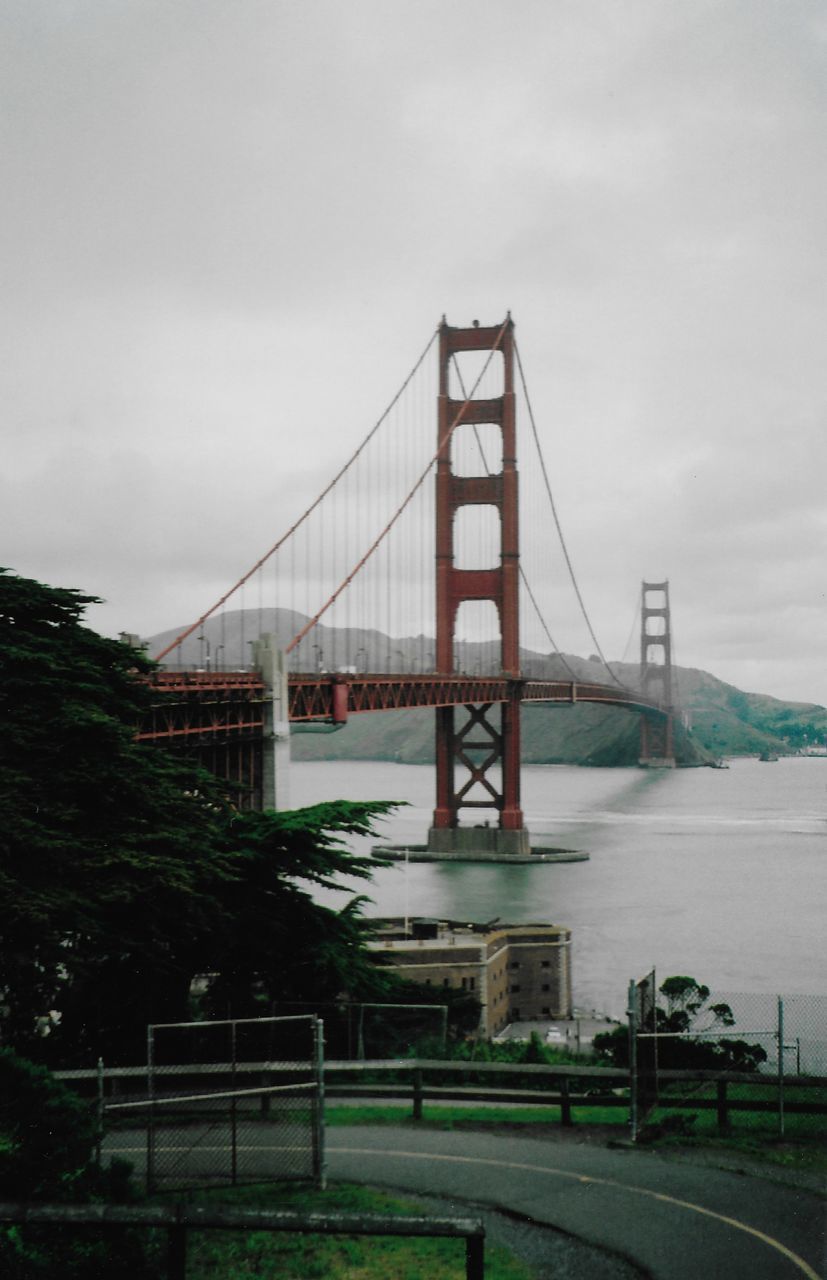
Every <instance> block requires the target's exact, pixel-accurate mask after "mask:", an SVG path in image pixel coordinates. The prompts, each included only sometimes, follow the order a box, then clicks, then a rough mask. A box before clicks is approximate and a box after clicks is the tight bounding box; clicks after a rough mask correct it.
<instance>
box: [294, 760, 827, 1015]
mask: <svg viewBox="0 0 827 1280" xmlns="http://www.w3.org/2000/svg"><path fill="white" fill-rule="evenodd" d="M290 788H291V805H293V806H294V807H296V808H299V807H302V806H304V805H309V804H314V803H317V802H319V801H322V800H333V799H348V800H398V801H404V802H405V806H404V807H401V808H400V809H398V810H396V811H395V813H394V814H393V815H392V816H391V817H389V818H388V819H386V820H384V821H383V822H381V823H380V824H379V828H378V830H379V835H380V839H381V840H382V841H384V842H388V843H394V844H420V845H421V844H424V843H425V840H426V838H427V831H428V827H429V825H430V822H431V814H432V810H433V804H434V770H433V767H432V766H426V765H421V766H417V765H397V764H392V763H385V762H378V761H376V762H374V761H368V762H365V761H358V762H350V761H347V762H342V761H331V762H323V763H304V762H302V763H294V764H293V766H292V773H291V778H290ZM522 798H523V809H524V813H525V819H526V824H527V826H528V827H529V830H530V832H531V836H532V843H534V844H537V845H554V846H562V847H565V848H569V849H576V850H581V851H584V852H587V853H588V854H589V855H590V858H589V861H588V862H572V863H551V864H548V863H546V864H538V865H536V866H531V865H518V866H504V865H502V864H480V863H416V862H409V863H407V864H406V863H404V862H403V863H400V864H397V865H394V866H393V867H387V868H379V869H378V870H377V871H376V873H375V874H374V877H373V880H372V882H370V883H369V884H368V885H365V884H364V882H362V881H358V880H357V881H351V882H349V883H348V884H347V885H346V896H350V894H352V893H355V892H360V893H364V892H366V893H367V894H368V895H369V896H370V898H371V899H372V900H373V902H372V905H371V906H370V907H369V909H368V911H367V914H369V915H392V916H403V915H412V916H414V915H416V916H432V917H433V916H435V917H439V918H443V919H445V918H447V919H452V920H477V921H485V920H492V919H494V918H495V917H499V918H500V920H502V921H504V922H508V923H521V922H524V921H543V922H551V923H554V924H562V925H566V926H568V927H569V928H571V930H572V934H573V944H572V945H573V975H574V976H573V983H574V1000H575V1004H576V1005H578V1006H579V1007H581V1008H583V1009H596V1010H598V1011H600V1012H602V1013H608V1014H612V1015H614V1016H620V1015H621V1014H622V1012H623V1009H624V1008H625V1000H626V989H627V985H628V982H629V980H630V979H631V978H637V977H640V976H642V975H643V974H644V973H645V972H648V971H649V970H650V969H651V968H652V967H653V966H654V967H656V969H657V974H658V981H661V980H662V979H663V978H665V977H667V976H668V975H671V974H689V975H691V976H692V977H694V978H697V980H698V981H699V982H704V983H706V985H707V986H709V987H710V988H712V990H713V992H763V993H777V994H783V995H786V994H789V993H803V994H813V995H815V994H823V993H825V992H827V947H825V919H827V758H817V757H795V758H786V759H785V758H782V759H780V760H778V761H775V762H762V761H758V760H754V759H735V760H732V761H730V765H729V768H727V769H678V770H642V769H640V770H639V769H586V768H577V767H572V766H567V765H553V766H527V767H525V768H524V769H523V797H522ZM373 843H376V842H375V841H363V840H357V841H354V842H353V846H354V847H355V848H358V849H359V851H364V849H365V848H367V847H369V846H370V845H371V844H373ZM317 896H318V897H319V898H320V900H323V901H326V902H328V903H329V904H330V905H337V904H339V903H341V902H342V901H343V900H344V899H343V896H342V895H341V894H328V893H325V894H319V895H317Z"/></svg>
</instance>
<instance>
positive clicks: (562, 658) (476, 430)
mask: <svg viewBox="0 0 827 1280" xmlns="http://www.w3.org/2000/svg"><path fill="white" fill-rule="evenodd" d="M515 349H516V343H515ZM452 359H453V361H454V372H455V373H456V375H457V380H458V382H459V386H460V390H461V391H462V394H463V395H465V394H466V392H465V385H464V383H463V380H462V373H461V371H460V367H459V362H458V360H457V357H456V352H455V353H454V355H453V357H452ZM466 398H467V397H466ZM474 439H475V440H476V442H477V449H478V450H479V455H480V459H481V460H482V465H483V467H484V468H485V474H486V475H487V476H490V475H491V468H490V467H489V465H488V459H487V458H486V456H485V449H484V448H483V444H482V440H481V439H480V433H479V427H478V426H477V424H476V423H474ZM519 571H520V581H521V582H522V584H523V586H524V587H525V589H526V594H527V595H528V598H529V600H530V601H531V603H532V605H533V607H534V612H535V613H536V615H537V620H538V621H539V623H540V626H541V627H542V628H543V631H544V632H545V633H546V639H547V640H548V642H549V644H550V645H551V648H552V652H554V653H556V654H557V656H558V658H559V659H560V661H561V662H562V664H563V666H564V667H565V669H566V671H567V672H568V674H569V675H570V676H571V678H572V680H576V679H577V675H576V673H575V672H574V671H573V670H572V668H571V667H570V666H569V664H568V662H567V661H566V658H565V655H564V654H563V653H561V651H560V648H559V646H558V644H557V643H556V641H555V639H554V636H553V635H552V634H551V631H550V630H549V627H548V623H547V622H546V620H545V617H544V616H543V613H542V611H541V609H540V606H539V604H538V603H537V599H536V597H535V595H534V592H533V591H532V589H531V583H530V582H529V580H528V577H527V575H526V571H525V569H524V568H523V565H522V562H520V566H519Z"/></svg>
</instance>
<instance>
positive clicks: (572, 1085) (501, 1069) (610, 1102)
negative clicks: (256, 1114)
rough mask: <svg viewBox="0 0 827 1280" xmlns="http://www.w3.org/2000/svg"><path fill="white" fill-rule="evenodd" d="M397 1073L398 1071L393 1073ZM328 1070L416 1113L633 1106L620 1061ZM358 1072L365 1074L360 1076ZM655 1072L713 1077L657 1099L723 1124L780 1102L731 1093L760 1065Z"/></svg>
mask: <svg viewBox="0 0 827 1280" xmlns="http://www.w3.org/2000/svg"><path fill="white" fill-rule="evenodd" d="M166 1070H167V1074H168V1077H173V1076H174V1077H175V1078H176V1081H177V1084H176V1092H180V1093H184V1092H185V1091H186V1088H187V1087H188V1082H192V1081H196V1080H197V1081H198V1082H199V1084H202V1082H203V1081H204V1078H205V1077H210V1078H212V1079H213V1080H214V1081H215V1082H216V1087H220V1085H221V1081H222V1079H223V1078H226V1079H229V1068H228V1067H224V1066H222V1065H221V1064H213V1063H192V1064H190V1065H182V1066H178V1067H173V1068H167V1069H166ZM291 1070H295V1067H292V1068H291V1065H290V1064H289V1063H268V1062H247V1063H240V1064H237V1065H236V1067H235V1073H236V1078H238V1077H239V1076H241V1075H246V1076H248V1077H253V1078H254V1079H255V1080H256V1083H257V1084H258V1085H260V1086H261V1090H265V1089H266V1088H267V1087H268V1086H271V1085H273V1084H274V1082H275V1080H276V1079H277V1078H279V1077H282V1078H283V1077H284V1075H285V1074H289V1073H290V1071H291ZM55 1074H56V1075H57V1076H58V1077H59V1078H61V1079H63V1080H65V1081H66V1083H67V1084H73V1085H74V1086H75V1087H79V1088H80V1091H81V1092H82V1091H84V1089H83V1086H84V1084H85V1083H86V1082H89V1083H90V1084H92V1087H93V1089H95V1090H96V1091H97V1093H98V1100H99V1104H100V1105H101V1106H103V1105H104V1104H105V1099H106V1097H108V1098H109V1099H112V1100H114V1099H115V1098H123V1097H124V1096H125V1095H126V1094H128V1093H132V1094H133V1096H141V1097H143V1096H145V1095H144V1093H143V1090H142V1089H141V1084H142V1083H143V1082H144V1081H145V1080H146V1068H145V1067H112V1068H106V1069H100V1070H99V1071H94V1070H91V1071H90V1070H74V1071H58V1072H55ZM371 1075H372V1076H374V1077H377V1078H376V1079H374V1080H372V1081H366V1080H365V1079H364V1077H365V1076H371ZM394 1076H395V1077H396V1079H388V1077H394ZM469 1076H471V1077H474V1076H476V1077H478V1078H477V1079H476V1080H474V1081H473V1083H468V1084H463V1083H457V1081H462V1079H463V1078H465V1079H467V1078H468V1077H469ZM324 1077H325V1095H326V1097H327V1098H328V1099H332V1098H360V1097H363V1098H367V1097H372V1098H393V1099H400V1098H409V1099H410V1102H411V1115H412V1118H413V1119H414V1120H421V1118H422V1108H423V1106H424V1104H425V1103H426V1102H431V1103H438V1102H487V1103H492V1102H494V1103H496V1102H500V1103H504V1104H507V1105H523V1106H526V1105H527V1106H531V1105H534V1106H548V1107H554V1106H557V1107H559V1108H560V1124H561V1125H562V1126H566V1127H568V1126H570V1125H572V1124H574V1116H573V1111H574V1109H576V1108H582V1107H621V1108H628V1106H629V1096H628V1089H629V1082H630V1077H629V1072H628V1071H627V1070H624V1069H621V1068H616V1067H586V1066H580V1065H575V1064H571V1063H566V1064H563V1065H560V1066H549V1065H545V1064H539V1063H505V1062H455V1061H443V1060H441V1059H434V1058H396V1059H390V1060H388V1059H376V1060H367V1061H362V1062H351V1061H331V1062H327V1063H325V1068H324ZM354 1077H362V1078H361V1079H360V1080H355V1079H354ZM383 1077H384V1079H383ZM435 1077H438V1079H435ZM446 1077H453V1082H451V1083H446ZM480 1077H482V1080H480ZM497 1078H499V1079H497ZM658 1079H659V1083H660V1084H661V1085H662V1086H669V1085H679V1084H686V1085H712V1084H714V1086H715V1093H714V1096H707V1097H698V1096H689V1097H686V1096H681V1095H680V1094H678V1093H671V1092H669V1093H665V1092H663V1091H662V1092H661V1097H660V1101H659V1105H660V1106H661V1107H662V1108H668V1109H673V1110H679V1109H687V1108H689V1109H692V1110H696V1111H703V1110H714V1111H715V1112H716V1113H717V1123H718V1127H719V1129H721V1130H722V1131H723V1130H725V1129H726V1128H727V1127H728V1124H729V1116H730V1112H732V1111H754V1112H760V1111H766V1112H775V1111H776V1110H777V1105H778V1104H777V1102H776V1101H774V1100H773V1099H771V1098H743V1097H733V1096H732V1093H731V1091H730V1086H735V1085H746V1086H753V1087H754V1088H759V1089H767V1088H772V1087H773V1086H774V1083H775V1082H774V1078H773V1077H772V1076H767V1075H762V1074H761V1073H759V1072H738V1071H728V1072H716V1071H698V1070H695V1071H687V1070H682V1071H675V1070H670V1071H660V1072H659V1074H658ZM489 1080H490V1081H491V1083H490V1084H489V1083H488V1081H489ZM504 1081H505V1082H508V1083H504ZM511 1081H514V1085H511ZM95 1082H97V1084H95ZM518 1082H519V1083H518ZM170 1083H171V1080H170ZM786 1085H787V1089H788V1090H790V1089H792V1088H793V1087H794V1088H796V1089H804V1090H806V1089H811V1088H812V1089H822V1090H824V1089H827V1080H825V1079H824V1078H823V1077H819V1076H788V1077H787V1078H786ZM91 1091H92V1090H90V1092H91ZM262 1106H263V1107H264V1106H266V1103H265V1102H263V1103H262ZM785 1110H786V1111H787V1112H788V1113H790V1114H794V1113H798V1114H805V1115H827V1103H825V1102H823V1101H821V1100H818V1099H814V1100H813V1101H809V1100H803V1099H800V1098H799V1099H797V1100H792V1099H788V1100H787V1101H786V1102H785Z"/></svg>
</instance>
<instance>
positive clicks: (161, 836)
mask: <svg viewBox="0 0 827 1280" xmlns="http://www.w3.org/2000/svg"><path fill="white" fill-rule="evenodd" d="M94 602H96V600H95V597H92V596H85V595H82V594H81V593H80V592H78V591H74V590H65V589H61V588H55V587H49V586H45V585H43V584H41V583H38V582H35V581H33V580H31V579H26V578H21V577H17V576H15V575H13V574H12V573H10V572H8V571H0V805H2V823H0V901H2V903H3V910H2V913H0V1038H2V1042H3V1043H5V1044H11V1045H13V1046H14V1047H15V1048H17V1049H18V1050H19V1051H21V1052H26V1053H28V1054H29V1055H30V1056H32V1057H37V1058H38V1059H40V1060H45V1061H47V1062H51V1064H52V1065H57V1064H58V1063H59V1064H61V1065H67V1064H69V1063H75V1062H80V1063H84V1064H88V1063H89V1061H90V1060H94V1059H95V1057H97V1056H98V1055H101V1056H103V1057H104V1058H105V1060H106V1061H107V1062H108V1063H112V1064H114V1063H116V1062H118V1061H139V1060H140V1059H141V1056H142V1053H143V1045H144V1035H145V1026H146V1023H147V1022H150V1021H176V1020H180V1019H185V1018H186V1017H187V1016H188V999H189V991H190V984H191V980H192V977H193V976H194V975H195V974H196V973H200V972H212V973H220V974H221V983H222V984H223V988H224V992H223V994H224V997H225V1004H224V1012H225V1013H226V1010H227V1008H228V1007H231V1008H232V1012H233V1013H234V1014H235V1015H236V1016H243V1015H244V1014H246V1013H249V1012H251V1011H253V1010H254V1009H256V1008H258V1009H260V1008H261V1004H262V1003H266V1002H267V1001H268V1000H269V999H271V998H275V997H282V998H283V997H284V996H285V995H287V994H288V993H289V995H290V996H291V997H292V998H297V999H306V998H316V999H323V998H328V999H332V998H335V997H336V996H337V995H339V994H340V993H342V992H344V991H347V992H350V993H351V994H352V995H354V996H355V997H357V998H359V997H361V998H364V999H371V998H374V999H376V998H380V997H382V996H386V995H387V993H388V992H389V991H391V990H394V991H397V990H399V986H398V984H397V983H396V980H395V979H394V978H393V977H392V976H391V975H389V974H387V973H385V972H383V971H382V970H381V969H380V968H378V967H377V966H374V965H373V964H372V963H371V962H370V960H369V957H368V955H367V953H366V951H365V950H364V948H363V945H362V944H363V938H364V932H365V925H364V923H363V921H362V919H361V916H360V902H359V900H354V901H353V902H352V903H351V904H350V905H349V906H348V907H347V908H346V909H345V910H344V911H342V912H334V911H331V910H329V909H326V908H324V907H321V906H319V905H317V904H316V903H314V902H313V900H312V898H311V896H310V892H309V890H310V888H311V886H312V885H319V886H328V887H331V886H335V885H337V884H338V882H339V878H340V877H342V876H345V875H346V876H347V877H354V876H356V877H363V878H364V877H367V876H368V875H369V874H370V866H371V863H370V860H369V859H367V858H362V857H359V856H357V855H354V854H352V853H351V852H350V851H349V850H348V849H347V847H346V846H345V845H344V843H343V842H342V836H343V835H345V834H348V833H355V834H359V835H366V834H369V833H370V832H371V826H372V823H373V821H374V819H375V818H376V817H377V816H378V815H380V814H382V813H384V812H386V811H387V810H388V809H389V808H391V807H392V806H391V805H389V804H385V803H381V804H348V803H346V802H339V803H336V804H328V805H319V806H316V807H314V808H312V809H309V810H304V811H299V812H294V813H287V814H274V813H269V814H240V813H238V812H237V811H235V810H234V809H233V808H232V807H231V806H230V805H229V804H228V803H227V801H226V800H225V798H224V797H223V795H222V794H221V792H220V789H219V788H218V786H217V784H216V782H215V780H213V779H212V778H210V777H209V775H206V774H204V773H203V772H201V771H199V770H198V769H197V768H196V767H195V766H192V765H190V764H189V763H188V762H187V761H186V760H182V759H179V758H176V757H173V756H171V755H168V754H167V753H165V752H164V751H162V750H161V749H159V748H158V747H155V746H150V745H145V744H141V743H139V742H137V741H136V739H135V727H136V725H137V724H138V722H139V720H140V718H141V715H142V713H143V712H144V711H145V709H146V707H147V706H148V702H149V698H150V691H149V689H148V687H147V685H146V683H145V682H144V681H142V680H141V679H140V677H141V675H142V674H145V673H146V672H147V671H148V670H150V668H151V664H150V663H149V662H148V661H147V659H146V658H145V657H144V656H143V655H142V654H141V653H139V652H137V651H135V650H133V649H131V648H130V647H129V646H127V645H125V644H122V643H120V642H119V641H113V640H108V639H105V638H103V637H101V636H99V635H97V634H96V633H95V632H94V631H92V630H91V629H89V628H88V627H86V626H84V625H83V622H82V618H83V613H84V610H85V609H86V607H87V606H88V605H89V604H91V603H94Z"/></svg>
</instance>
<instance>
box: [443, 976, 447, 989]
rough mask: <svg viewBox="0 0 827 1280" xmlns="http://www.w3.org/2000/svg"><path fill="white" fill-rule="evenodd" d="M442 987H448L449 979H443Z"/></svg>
mask: <svg viewBox="0 0 827 1280" xmlns="http://www.w3.org/2000/svg"><path fill="white" fill-rule="evenodd" d="M442 985H443V987H447V986H448V979H447V978H443V979H442Z"/></svg>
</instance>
